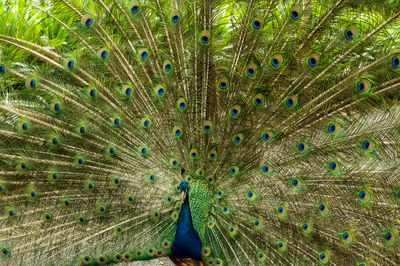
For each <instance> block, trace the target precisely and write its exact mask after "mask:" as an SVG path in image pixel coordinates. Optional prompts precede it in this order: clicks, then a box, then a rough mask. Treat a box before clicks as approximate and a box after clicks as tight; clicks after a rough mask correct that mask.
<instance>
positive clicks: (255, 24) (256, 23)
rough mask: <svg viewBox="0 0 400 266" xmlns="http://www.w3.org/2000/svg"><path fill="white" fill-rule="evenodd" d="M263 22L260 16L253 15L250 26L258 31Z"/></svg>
mask: <svg viewBox="0 0 400 266" xmlns="http://www.w3.org/2000/svg"><path fill="white" fill-rule="evenodd" d="M263 24H264V20H263V19H262V18H260V17H254V18H253V20H252V21H251V28H252V29H253V30H255V31H259V30H261V29H262V27H263Z"/></svg>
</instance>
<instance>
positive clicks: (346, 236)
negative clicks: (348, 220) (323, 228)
mask: <svg viewBox="0 0 400 266" xmlns="http://www.w3.org/2000/svg"><path fill="white" fill-rule="evenodd" d="M349 236H350V235H349V233H347V232H346V233H344V234H343V235H342V238H343V239H344V240H347V239H348V238H349Z"/></svg>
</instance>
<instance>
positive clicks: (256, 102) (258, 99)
mask: <svg viewBox="0 0 400 266" xmlns="http://www.w3.org/2000/svg"><path fill="white" fill-rule="evenodd" d="M254 103H255V104H256V105H257V106H260V105H261V104H262V100H261V99H260V98H255V99H254Z"/></svg>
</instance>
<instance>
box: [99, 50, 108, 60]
mask: <svg viewBox="0 0 400 266" xmlns="http://www.w3.org/2000/svg"><path fill="white" fill-rule="evenodd" d="M107 54H108V52H107V51H106V50H104V51H103V52H101V54H100V57H101V58H103V59H104V58H106V57H107Z"/></svg>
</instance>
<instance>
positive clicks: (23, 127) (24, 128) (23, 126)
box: [22, 122, 28, 130]
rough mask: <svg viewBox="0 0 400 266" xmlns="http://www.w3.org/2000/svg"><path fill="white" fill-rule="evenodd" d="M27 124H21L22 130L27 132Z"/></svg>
mask: <svg viewBox="0 0 400 266" xmlns="http://www.w3.org/2000/svg"><path fill="white" fill-rule="evenodd" d="M27 129H28V124H27V123H26V122H24V123H22V130H27Z"/></svg>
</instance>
